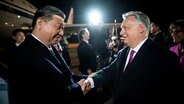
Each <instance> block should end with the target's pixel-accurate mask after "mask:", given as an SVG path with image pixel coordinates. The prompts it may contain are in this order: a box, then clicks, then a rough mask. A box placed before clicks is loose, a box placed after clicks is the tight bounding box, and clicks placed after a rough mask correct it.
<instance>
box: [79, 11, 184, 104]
mask: <svg viewBox="0 0 184 104" xmlns="http://www.w3.org/2000/svg"><path fill="white" fill-rule="evenodd" d="M149 29H150V19H149V17H148V16H147V15H146V14H144V13H143V12H140V11H130V12H127V13H125V14H123V22H122V24H121V32H120V34H121V36H122V37H121V39H122V41H123V42H124V43H125V44H126V45H127V47H126V46H125V48H124V49H122V50H121V51H120V52H119V53H118V56H117V58H116V59H115V61H114V62H112V63H111V64H110V65H109V66H107V67H105V68H103V69H102V70H100V71H98V72H96V73H93V75H90V77H88V79H86V80H85V81H84V83H83V87H82V89H83V90H89V89H91V88H93V87H99V86H107V85H112V86H113V87H112V99H113V100H112V101H113V104H136V103H137V104H138V103H140V104H156V103H178V102H180V101H182V100H183V86H182V83H183V76H182V71H181V67H180V63H179V60H178V57H177V56H176V55H175V54H174V53H173V52H171V51H169V50H168V49H166V48H164V47H162V46H160V45H158V44H155V43H154V42H153V41H152V40H150V39H149V38H148V34H149ZM133 53H134V54H133ZM129 56H130V57H129ZM129 59H130V60H129Z"/></svg>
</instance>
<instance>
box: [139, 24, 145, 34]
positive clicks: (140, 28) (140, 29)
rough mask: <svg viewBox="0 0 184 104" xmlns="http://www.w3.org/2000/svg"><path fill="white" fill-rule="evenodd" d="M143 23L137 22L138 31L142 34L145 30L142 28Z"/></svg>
mask: <svg viewBox="0 0 184 104" xmlns="http://www.w3.org/2000/svg"><path fill="white" fill-rule="evenodd" d="M144 27H145V26H144V25H143V24H139V33H140V34H142V33H143V32H144V31H145V30H144Z"/></svg>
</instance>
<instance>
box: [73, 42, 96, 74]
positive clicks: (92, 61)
mask: <svg viewBox="0 0 184 104" xmlns="http://www.w3.org/2000/svg"><path fill="white" fill-rule="evenodd" d="M77 52H78V58H79V63H80V65H79V70H80V71H81V72H82V73H83V74H87V69H91V70H92V71H93V72H95V71H96V67H97V62H96V55H95V52H94V50H93V48H92V47H90V45H89V44H87V43H86V42H85V41H81V42H80V44H79V47H78V48H77Z"/></svg>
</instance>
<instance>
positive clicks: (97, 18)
mask: <svg viewBox="0 0 184 104" xmlns="http://www.w3.org/2000/svg"><path fill="white" fill-rule="evenodd" d="M89 22H90V24H93V25H98V24H100V23H102V16H101V13H100V12H99V11H92V12H91V13H90V14H89Z"/></svg>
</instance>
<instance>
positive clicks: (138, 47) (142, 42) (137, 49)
mask: <svg viewBox="0 0 184 104" xmlns="http://www.w3.org/2000/svg"><path fill="white" fill-rule="evenodd" d="M147 39H148V38H145V39H144V40H143V41H141V42H140V43H139V44H138V45H137V46H136V47H135V48H130V50H134V51H135V52H136V53H137V52H138V51H139V49H140V48H141V46H142V45H143V44H144V42H145V41H146V40H147Z"/></svg>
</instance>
